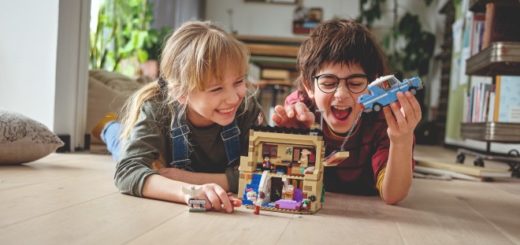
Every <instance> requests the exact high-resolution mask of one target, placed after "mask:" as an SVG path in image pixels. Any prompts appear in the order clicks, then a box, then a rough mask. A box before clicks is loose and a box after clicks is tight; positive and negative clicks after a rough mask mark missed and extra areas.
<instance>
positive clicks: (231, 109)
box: [219, 108, 234, 113]
mask: <svg viewBox="0 0 520 245" xmlns="http://www.w3.org/2000/svg"><path fill="white" fill-rule="evenodd" d="M233 109H234V108H230V109H221V110H219V111H220V112H221V113H228V112H232V111H233Z"/></svg>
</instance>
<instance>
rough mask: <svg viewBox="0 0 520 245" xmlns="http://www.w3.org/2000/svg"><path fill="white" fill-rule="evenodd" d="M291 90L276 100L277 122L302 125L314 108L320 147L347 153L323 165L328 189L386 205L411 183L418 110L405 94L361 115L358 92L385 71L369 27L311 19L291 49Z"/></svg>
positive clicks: (402, 195) (306, 124)
mask: <svg viewBox="0 0 520 245" xmlns="http://www.w3.org/2000/svg"><path fill="white" fill-rule="evenodd" d="M298 68H299V71H300V78H299V85H300V89H299V91H296V92H293V93H292V94H290V95H289V96H288V97H287V98H286V101H285V107H282V106H276V107H275V114H274V115H273V116H272V119H273V121H274V122H275V123H276V124H277V125H280V126H298V127H310V126H311V124H312V123H314V121H315V118H317V114H316V113H318V112H320V116H321V118H322V120H323V122H324V125H323V131H324V132H323V133H324V139H325V142H326V154H327V155H328V154H330V153H331V152H332V151H334V150H338V149H340V148H343V149H345V150H346V151H349V153H350V156H349V157H348V158H347V159H345V160H343V161H342V162H341V163H339V164H338V165H337V166H336V167H332V168H325V177H324V181H325V188H326V189H327V190H328V191H334V192H346V193H354V194H364V195H366V194H368V195H370V194H376V193H377V192H379V195H380V196H381V198H382V199H383V200H384V201H385V202H386V203H388V204H395V203H397V202H399V201H400V200H402V199H403V198H405V197H406V195H407V194H408V190H409V189H410V185H411V182H412V168H413V165H414V161H413V159H412V152H413V145H414V134H413V131H414V129H415V127H416V126H417V123H418V122H419V121H420V120H421V109H420V107H419V103H418V102H417V100H416V99H415V97H414V96H413V95H412V94H411V93H410V92H406V93H404V94H403V93H398V103H393V104H391V105H390V106H389V107H385V108H384V109H383V112H382V113H373V114H362V111H363V107H362V105H360V104H358V103H357V100H358V97H359V96H361V95H362V94H365V93H367V86H368V83H369V81H372V80H374V79H375V78H377V77H378V76H382V75H386V74H388V73H387V68H386V65H385V59H384V56H383V54H382V52H381V49H380V48H379V47H378V45H377V44H376V41H375V40H374V38H373V37H372V36H371V35H370V33H369V31H368V30H367V29H366V28H365V27H363V26H362V25H361V24H359V23H356V22H355V21H352V20H331V21H328V22H325V23H323V24H321V25H320V26H318V27H317V28H316V29H315V30H314V31H313V32H312V33H311V35H310V37H309V38H308V39H307V40H305V41H304V42H303V44H302V45H301V47H300V50H299V53H298Z"/></svg>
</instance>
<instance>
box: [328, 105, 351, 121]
mask: <svg viewBox="0 0 520 245" xmlns="http://www.w3.org/2000/svg"><path fill="white" fill-rule="evenodd" d="M331 112H332V115H334V117H335V118H336V119H338V120H345V119H347V118H348V116H349V115H350V113H352V107H348V108H347V107H339V106H332V107H331Z"/></svg>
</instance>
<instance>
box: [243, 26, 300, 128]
mask: <svg viewBox="0 0 520 245" xmlns="http://www.w3.org/2000/svg"><path fill="white" fill-rule="evenodd" d="M235 37H236V38H237V39H238V40H240V41H241V42H243V43H244V44H245V45H246V46H247V48H248V49H249V52H250V53H251V59H250V63H251V64H252V65H254V66H255V67H256V68H257V69H258V77H256V79H257V80H256V81H254V82H256V85H257V86H258V88H259V90H258V91H259V95H258V100H259V101H260V103H261V105H262V108H263V111H264V114H265V115H266V116H267V118H268V120H269V123H270V124H272V122H271V121H270V118H271V113H272V110H273V109H274V106H275V105H277V104H283V102H284V99H285V97H286V95H288V93H289V92H291V90H292V88H293V86H294V84H293V81H294V80H295V79H296V77H297V75H298V73H297V71H296V57H297V55H298V50H299V47H300V44H301V43H302V42H303V40H305V39H304V38H300V37H271V36H256V35H236V36H235Z"/></svg>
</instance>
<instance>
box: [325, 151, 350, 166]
mask: <svg viewBox="0 0 520 245" xmlns="http://www.w3.org/2000/svg"><path fill="white" fill-rule="evenodd" d="M348 156H349V153H348V151H333V152H332V153H331V154H330V155H328V156H327V157H325V161H324V162H323V166H325V167H334V166H338V164H340V163H341V162H342V161H343V160H345V159H347V158H348Z"/></svg>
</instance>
